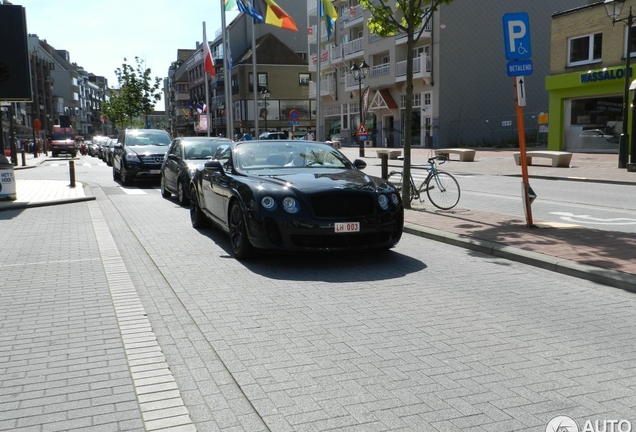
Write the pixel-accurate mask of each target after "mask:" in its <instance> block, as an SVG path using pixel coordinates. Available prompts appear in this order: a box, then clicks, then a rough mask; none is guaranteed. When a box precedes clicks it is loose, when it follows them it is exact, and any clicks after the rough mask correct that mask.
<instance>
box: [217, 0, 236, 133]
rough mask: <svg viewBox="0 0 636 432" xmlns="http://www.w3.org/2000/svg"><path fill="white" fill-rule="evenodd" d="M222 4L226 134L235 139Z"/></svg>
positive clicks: (222, 6)
mask: <svg viewBox="0 0 636 432" xmlns="http://www.w3.org/2000/svg"><path fill="white" fill-rule="evenodd" d="M220 3H221V29H222V30H221V31H222V35H223V37H222V42H223V81H224V83H223V92H224V95H225V133H226V136H227V137H228V138H229V139H234V128H233V125H232V89H231V88H230V80H229V76H230V74H229V71H228V66H229V62H228V52H227V47H228V36H229V35H226V33H227V29H226V23H225V5H224V3H223V0H221V1H220Z"/></svg>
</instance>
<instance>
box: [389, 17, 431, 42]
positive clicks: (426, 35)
mask: <svg viewBox="0 0 636 432" xmlns="http://www.w3.org/2000/svg"><path fill="white" fill-rule="evenodd" d="M421 28H422V27H419V28H418V29H417V30H415V32H414V34H418V33H419V31H420V29H421ZM432 29H433V22H432V21H429V22H428V24H427V25H426V27H425V28H424V31H423V32H422V36H421V37H420V39H419V40H418V44H419V43H420V42H422V41H425V40H427V39H430V38H431V31H432ZM406 39H407V37H406V33H398V34H396V35H395V44H396V45H402V44H405V43H406Z"/></svg>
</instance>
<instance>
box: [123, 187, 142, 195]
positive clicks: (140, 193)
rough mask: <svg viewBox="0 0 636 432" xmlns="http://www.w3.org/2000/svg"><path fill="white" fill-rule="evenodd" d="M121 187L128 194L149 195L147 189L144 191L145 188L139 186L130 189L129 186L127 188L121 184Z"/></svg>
mask: <svg viewBox="0 0 636 432" xmlns="http://www.w3.org/2000/svg"><path fill="white" fill-rule="evenodd" d="M119 189H121V190H123V191H124V192H126V193H127V194H128V195H147V194H146V191H144V190H143V189H138V188H132V189H129V188H125V187H123V186H119Z"/></svg>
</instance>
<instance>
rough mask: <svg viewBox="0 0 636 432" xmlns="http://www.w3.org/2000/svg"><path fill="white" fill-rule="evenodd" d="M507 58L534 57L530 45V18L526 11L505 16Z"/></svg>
mask: <svg viewBox="0 0 636 432" xmlns="http://www.w3.org/2000/svg"><path fill="white" fill-rule="evenodd" d="M503 31H504V45H505V50H506V59H508V60H523V59H529V58H530V57H532V49H531V46H530V20H529V18H528V14H527V13H525V12H519V13H507V14H504V16H503Z"/></svg>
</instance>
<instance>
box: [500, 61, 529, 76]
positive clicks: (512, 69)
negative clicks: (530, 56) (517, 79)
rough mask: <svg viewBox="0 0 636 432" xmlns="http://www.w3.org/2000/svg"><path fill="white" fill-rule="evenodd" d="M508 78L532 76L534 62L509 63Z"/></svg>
mask: <svg viewBox="0 0 636 432" xmlns="http://www.w3.org/2000/svg"><path fill="white" fill-rule="evenodd" d="M506 69H507V71H508V76H521V75H532V60H513V61H509V62H508V67H507V68H506Z"/></svg>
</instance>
